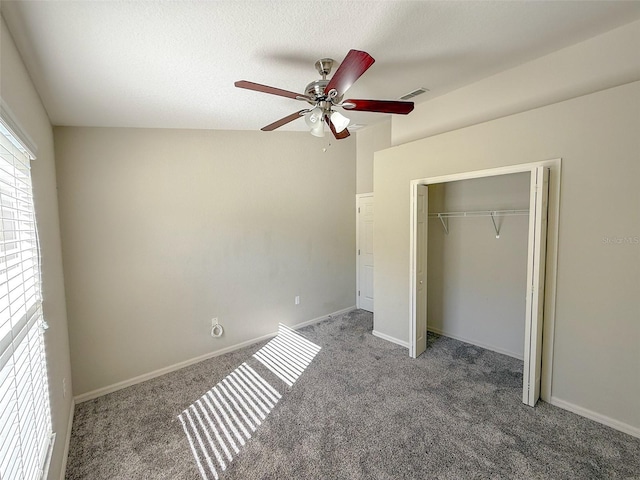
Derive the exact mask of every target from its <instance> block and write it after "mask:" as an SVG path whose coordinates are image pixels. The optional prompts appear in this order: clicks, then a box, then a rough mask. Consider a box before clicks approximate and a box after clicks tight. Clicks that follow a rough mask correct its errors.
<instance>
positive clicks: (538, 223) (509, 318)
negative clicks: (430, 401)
mask: <svg viewBox="0 0 640 480" xmlns="http://www.w3.org/2000/svg"><path fill="white" fill-rule="evenodd" d="M549 166H550V165H549V162H540V164H529V165H522V166H520V167H518V166H515V167H508V168H503V169H494V170H486V171H481V172H469V173H467V174H457V175H450V176H444V177H434V178H426V179H421V180H414V181H412V182H411V193H412V196H411V225H410V239H411V245H410V254H411V255H410V256H411V303H410V305H411V323H410V332H409V338H410V341H409V351H410V352H409V353H410V356H412V357H413V358H416V357H418V356H419V355H420V354H422V353H423V352H424V351H425V349H426V348H427V342H426V338H427V331H430V332H434V333H437V334H440V335H443V336H445V337H451V338H454V339H457V340H461V341H463V342H465V343H469V344H473V345H477V346H479V347H482V348H485V349H488V350H493V351H496V352H499V353H502V354H506V355H509V356H511V357H515V358H518V359H520V360H522V361H523V381H522V386H523V391H522V401H523V402H524V403H525V404H527V405H531V406H534V405H535V403H536V402H537V400H538V398H539V397H540V388H541V376H542V326H543V320H544V315H543V313H544V308H545V273H548V272H546V264H547V251H546V247H547V224H548V208H549V175H550V168H549ZM551 166H553V165H551ZM557 167H558V171H559V160H558V161H557ZM554 202H556V198H555V197H554ZM555 207H557V205H554V208H555ZM556 220H557V215H554V221H556ZM554 231H556V232H557V229H554ZM554 262H555V259H554ZM552 274H553V275H554V276H555V263H554V264H553V268H552ZM553 289H555V282H554V283H553ZM547 293H549V292H547Z"/></svg>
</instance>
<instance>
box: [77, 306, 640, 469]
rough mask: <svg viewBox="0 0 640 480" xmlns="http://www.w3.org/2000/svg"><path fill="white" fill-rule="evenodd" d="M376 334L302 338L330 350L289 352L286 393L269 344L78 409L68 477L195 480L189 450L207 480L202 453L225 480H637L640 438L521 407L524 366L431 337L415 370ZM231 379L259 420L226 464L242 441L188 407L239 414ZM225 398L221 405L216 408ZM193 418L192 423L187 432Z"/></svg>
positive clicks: (360, 329)
mask: <svg viewBox="0 0 640 480" xmlns="http://www.w3.org/2000/svg"><path fill="white" fill-rule="evenodd" d="M371 330H372V315H371V314H369V313H368V312H364V311H355V312H351V313H349V314H346V315H344V316H342V317H338V318H335V319H332V320H328V321H325V322H322V323H319V324H316V325H313V326H309V327H305V328H303V329H301V330H300V331H299V334H300V335H302V336H304V338H306V339H308V340H309V341H310V342H313V344H315V345H317V346H319V347H321V350H319V352H318V353H317V355H315V357H313V355H309V354H308V352H306V353H305V351H304V348H302V349H299V348H297V347H296V346H295V345H293V346H291V347H290V348H289V349H288V351H290V352H292V357H291V358H290V360H291V361H292V362H293V363H295V365H296V368H297V369H298V370H297V371H298V374H299V376H298V377H297V378H289V379H288V382H289V383H290V384H291V385H287V383H285V382H284V381H283V380H282V379H281V378H279V377H278V376H277V375H275V374H274V373H272V371H271V370H274V371H278V369H277V368H272V369H271V370H270V369H269V368H266V367H265V363H268V362H267V361H265V360H264V357H263V361H260V360H259V359H258V358H256V357H254V356H253V354H254V353H256V352H262V353H264V352H267V351H271V352H275V351H274V350H273V348H271V347H272V346H273V344H271V345H270V346H269V347H265V344H266V343H267V342H263V343H260V344H256V345H254V346H251V347H248V348H245V349H242V350H239V351H236V352H233V353H231V354H227V355H224V356H220V357H216V358H213V359H210V360H207V361H204V362H201V363H199V364H197V365H193V366H191V367H187V368H185V369H182V370H180V371H177V372H173V373H170V374H167V375H164V376H162V377H159V378H156V379H153V380H150V381H148V382H145V383H143V384H139V385H136V386H133V387H129V388H127V389H124V390H120V391H118V392H115V393H112V394H110V395H106V396H104V397H101V398H98V399H96V400H93V401H89V402H85V403H82V404H79V405H78V406H77V407H76V411H75V418H74V422H73V431H72V437H71V446H70V452H69V460H68V466H67V476H66V478H67V479H70V480H79V479H91V480H102V479H104V480H107V479H108V480H113V479H127V480H133V479H194V480H195V479H200V478H203V476H202V474H201V473H200V471H199V467H198V462H197V461H196V457H195V456H194V454H193V449H192V447H191V446H190V440H191V442H192V443H193V444H194V449H195V451H196V456H198V460H199V461H200V462H201V464H202V465H203V468H204V474H205V476H206V478H207V479H213V478H214V475H213V473H212V471H211V470H210V467H209V465H208V464H207V459H206V457H207V455H206V454H203V452H202V445H204V448H205V450H206V449H208V450H209V452H210V453H209V454H208V456H209V457H210V460H209V461H210V462H211V464H210V465H211V466H213V467H214V469H215V470H216V472H217V474H218V476H219V478H220V479H222V480H227V479H228V480H231V479H243V480H248V479H402V478H407V479H409V478H410V479H427V478H429V479H431V478H433V479H489V478H491V479H499V478H514V479H581V480H582V479H614V478H626V479H629V478H635V479H638V478H640V439H637V438H634V437H631V436H629V435H626V434H623V433H621V432H618V431H616V430H613V429H610V428H608V427H605V426H603V425H600V424H598V423H595V422H593V421H590V420H588V419H586V418H582V417H579V416H577V415H574V414H572V413H570V412H566V411H564V410H561V409H559V408H556V407H553V406H551V405H549V404H546V403H544V402H539V403H538V405H537V406H536V407H535V408H531V407H527V406H525V405H523V404H522V403H521V382H522V362H520V361H518V360H515V359H513V358H510V357H507V356H504V355H500V354H497V353H494V352H491V351H488V350H483V349H482V348H479V347H475V346H472V345H468V344H465V343H462V342H459V341H456V340H452V339H449V338H446V337H440V336H437V335H431V334H430V335H429V337H428V347H427V351H426V352H425V354H423V355H422V356H421V357H420V358H418V359H416V360H413V359H410V358H409V357H408V355H407V350H406V349H404V348H401V347H399V346H397V345H394V344H391V343H389V342H386V341H384V340H381V339H378V338H376V337H373V336H372V335H371ZM294 340H295V339H294ZM294 343H295V342H294ZM278 356H280V357H282V358H284V357H283V356H282V355H281V354H278V353H277V352H275V353H274V354H273V355H272V359H273V361H274V362H275V361H276V360H277V359H276V357H278ZM310 357H313V358H312V359H311V360H310ZM282 358H281V359H282ZM296 358H297V360H296ZM305 359H306V360H305ZM285 360H286V359H285ZM298 360H299V361H298ZM272 363H273V362H272ZM242 364H245V366H244V367H242V369H241V370H237V368H238V367H239V366H240V365H242ZM307 364H308V366H307ZM272 366H273V365H272ZM305 366H306V368H304V367H305ZM246 367H250V370H248V369H247V368H246ZM280 370H281V369H280ZM236 372H240V373H241V376H242V378H245V379H247V378H249V377H250V378H251V380H252V381H248V380H247V383H249V384H251V385H254V386H257V388H256V394H255V395H254V396H255V397H261V398H262V400H261V405H262V409H263V410H262V414H263V416H264V419H262V418H259V420H260V422H261V425H257V422H256V421H253V422H252V423H254V424H255V425H254V427H255V428H256V430H255V431H253V432H249V434H250V435H251V438H249V439H246V436H245V437H243V438H245V440H246V441H245V444H244V445H241V444H240V442H239V441H238V438H237V437H236V438H235V440H236V441H235V445H236V447H237V449H238V452H236V451H235V450H233V449H232V448H231V447H229V452H230V454H231V456H232V457H233V458H232V460H231V461H229V459H228V457H226V455H227V454H226V453H225V452H223V451H222V448H221V447H220V444H219V440H220V438H222V443H225V442H226V444H227V445H231V444H230V443H229V441H225V435H228V436H229V437H231V438H232V440H233V438H234V435H236V434H235V433H233V432H231V431H230V429H227V430H228V431H227V432H226V433H225V432H224V431H223V429H222V428H221V427H220V426H218V428H217V429H216V428H215V425H212V423H213V424H215V423H216V414H215V411H213V410H209V412H208V413H207V411H206V410H207V409H206V408H205V409H200V410H197V409H196V410H194V409H193V407H190V405H194V402H197V400H198V399H200V400H211V402H213V401H214V400H215V399H216V398H217V399H218V400H220V401H222V399H223V398H227V400H231V399H233V398H237V400H238V403H239V402H240V401H241V397H239V396H237V397H233V396H231V395H230V394H229V396H228V397H224V396H223V395H222V394H223V393H225V392H224V391H223V390H224V389H223V388H221V387H220V386H222V385H227V386H228V387H229V389H230V387H231V383H230V382H231V381H232V382H233V384H234V385H237V383H236V380H237V381H240V380H241V378H240V377H239V376H238V375H237V374H236ZM243 372H244V373H243ZM252 372H253V373H252ZM300 372H301V373H300ZM230 374H231V375H230ZM280 377H282V378H285V377H283V375H282V372H281V371H280ZM234 379H235V380H234ZM261 379H263V380H264V382H262V381H261ZM292 380H293V381H292ZM219 382H220V383H219ZM267 384H268V386H267ZM216 385H218V387H217V391H218V396H217V397H216V396H215V395H212V396H209V397H207V392H208V391H209V392H211V391H213V388H214V387H215V386H216ZM260 386H261V387H260ZM270 388H272V389H273V390H269V389H270ZM249 390H250V389H247V393H250V392H249ZM276 392H277V393H276ZM227 393H229V392H228V391H227ZM278 395H279V396H280V397H279V398H278ZM269 400H270V403H271V405H272V406H271V407H269V406H267V408H266V409H265V405H266V404H267V403H268V401H269ZM276 400H277V401H276ZM211 402H210V404H212V403H211ZM201 404H204V403H203V402H201ZM214 407H215V405H214ZM185 410H186V411H188V412H191V415H190V419H191V420H190V421H192V422H194V423H193V424H191V426H190V424H189V420H187V421H185V424H186V425H187V428H186V430H185V428H184V427H183V421H184V420H185V413H184V412H185ZM257 410H258V409H257V408H256V411H257ZM225 411H226V412H227V413H229V416H230V415H231V414H232V412H233V409H232V408H230V409H229V410H228V411H227V410H225ZM218 413H219V415H218V418H222V416H223V413H224V412H220V411H219V412H218ZM236 413H238V416H240V414H239V412H236ZM254 413H256V412H254ZM258 413H259V412H258ZM180 415H182V420H181V419H179V418H178V417H179V416H180ZM207 415H209V416H208V417H207ZM256 415H257V413H256ZM197 416H199V417H200V418H199V419H198V418H196V417H197ZM209 420H211V423H210V422H209ZM240 421H242V419H241V420H240ZM199 422H202V423H199ZM231 423H232V422H231ZM198 424H199V425H200V426H198ZM193 425H196V427H195V428H192V426H193ZM202 425H211V431H210V432H204V431H203V428H202ZM236 426H237V425H236ZM237 430H238V435H239V436H242V435H243V434H242V432H241V431H239V430H240V428H239V426H238V429H237ZM247 430H249V428H247ZM216 432H217V433H218V434H219V437H220V438H218V437H216V435H215V434H216ZM187 433H189V435H187ZM198 435H199V437H198ZM198 438H199V440H198ZM199 442H202V444H199ZM211 443H213V444H214V445H215V444H217V446H218V448H217V451H218V452H219V453H220V455H221V456H222V457H223V460H224V463H225V465H226V469H225V470H224V471H223V470H222V468H221V466H220V463H219V459H217V458H216V457H215V456H214V455H213V454H212V453H211V447H210V446H207V445H210V444H211Z"/></svg>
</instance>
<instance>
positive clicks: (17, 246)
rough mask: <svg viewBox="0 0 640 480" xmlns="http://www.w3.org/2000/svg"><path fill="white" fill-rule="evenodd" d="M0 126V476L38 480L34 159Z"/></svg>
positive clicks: (45, 426)
mask: <svg viewBox="0 0 640 480" xmlns="http://www.w3.org/2000/svg"><path fill="white" fill-rule="evenodd" d="M7 135H10V134H9V132H8V131H7V130H6V129H5V128H4V127H3V126H2V124H1V123H0V422H1V423H0V478H1V479H2V480H5V479H6V480H18V479H20V480H39V479H40V478H41V476H42V473H43V467H44V465H45V461H46V457H47V452H48V451H49V447H50V445H51V438H52V431H51V413H50V406H49V387H48V382H47V369H46V357H45V354H44V341H43V333H42V331H43V328H42V327H43V326H44V319H43V317H42V308H41V301H42V299H41V293H40V292H41V290H40V289H41V280H40V278H41V277H40V255H39V249H38V240H37V230H36V223H35V211H34V207H33V198H32V191H31V176H30V171H29V158H28V156H27V155H26V154H25V153H24V151H23V150H24V149H20V148H19V147H17V146H16V145H17V144H16V143H15V139H9V138H8V137H7Z"/></svg>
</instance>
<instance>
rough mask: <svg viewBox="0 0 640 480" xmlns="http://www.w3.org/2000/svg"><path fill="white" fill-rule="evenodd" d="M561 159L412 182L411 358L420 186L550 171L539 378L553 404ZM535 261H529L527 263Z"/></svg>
mask: <svg viewBox="0 0 640 480" xmlns="http://www.w3.org/2000/svg"><path fill="white" fill-rule="evenodd" d="M561 166H562V159H561V158H554V159H550V160H543V161H538V162H531V163H522V164H516V165H510V166H505V167H498V168H491V169H486V170H475V171H468V172H461V173H455V174H449V175H442V176H438V177H427V178H419V179H415V180H411V181H410V183H409V188H410V195H409V198H410V200H409V201H410V206H409V215H410V217H409V308H410V312H409V356H410V357H412V358H415V352H414V351H413V350H414V345H415V335H416V296H415V292H416V283H415V268H416V260H417V256H416V247H417V242H416V233H417V228H416V200H417V189H418V187H417V186H418V185H431V184H435V183H447V182H455V181H458V180H471V179H474V178H483V177H494V176H499V175H509V174H512V173H531V172H534V171H535V169H536V168H537V167H548V168H549V170H550V180H549V203H548V215H547V248H546V258H545V270H546V276H545V294H544V298H545V301H544V306H543V308H544V315H543V331H542V353H541V358H540V359H536V360H535V361H540V362H541V364H542V367H541V368H542V373H541V378H540V397H541V398H542V400H544V401H546V402H550V401H551V383H552V382H551V380H552V370H553V368H552V366H553V343H554V331H555V310H556V283H557V264H558V225H559V217H560V179H561ZM529 261H532V259H529V258H528V262H529Z"/></svg>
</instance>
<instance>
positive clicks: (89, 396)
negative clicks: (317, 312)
mask: <svg viewBox="0 0 640 480" xmlns="http://www.w3.org/2000/svg"><path fill="white" fill-rule="evenodd" d="M355 309H356V307H355V305H352V306H350V307H347V308H343V309H342V310H338V311H337V312H333V313H330V314H328V315H323V316H321V317H317V318H313V319H311V320H307V321H305V322H302V323H298V324H296V325H290V328H293V329H294V330H297V329H299V328H302V327H306V326H307V325H311V324H313V323H318V322H322V321H324V320H328V319H330V318H332V317H337V316H338V315H343V314H345V313H348V312H351V311H353V310H355ZM277 334H278V332H274V333H268V334H267V335H262V336H261V337H256V338H252V339H250V340H247V341H244V342H240V343H237V344H235V345H231V346H229V347H225V348H222V349H220V350H216V351H215V352H209V353H205V354H204V355H200V356H198V357H194V358H191V359H189V360H185V361H183V362H178V363H176V364H174V365H169V366H168V367H164V368H160V369H158V370H154V371H153V372H149V373H145V374H143V375H138V376H137V377H133V378H130V379H128V380H124V381H122V382H118V383H114V384H113V385H109V386H106V387H102V388H98V389H96V390H92V391H90V392H87V393H83V394H80V395H77V396H75V397H74V400H75V403H82V402H86V401H88V400H93V399H94V398H98V397H102V396H103V395H107V394H109V393H113V392H117V391H118V390H122V389H123V388H127V387H130V386H132V385H136V384H138V383H142V382H146V381H147V380H151V379H152V378H156V377H160V376H162V375H165V374H167V373H170V372H175V371H176V370H180V369H181V368H184V367H188V366H189V365H194V364H196V363H199V362H202V361H203V360H207V359H209V358H213V357H218V356H220V355H224V354H225V353H229V352H234V351H236V350H240V349H241V348H244V347H248V346H249V345H253V344H254V343H258V342H261V341H263V340H268V339H270V338H273V337H275V336H276V335H277Z"/></svg>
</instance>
